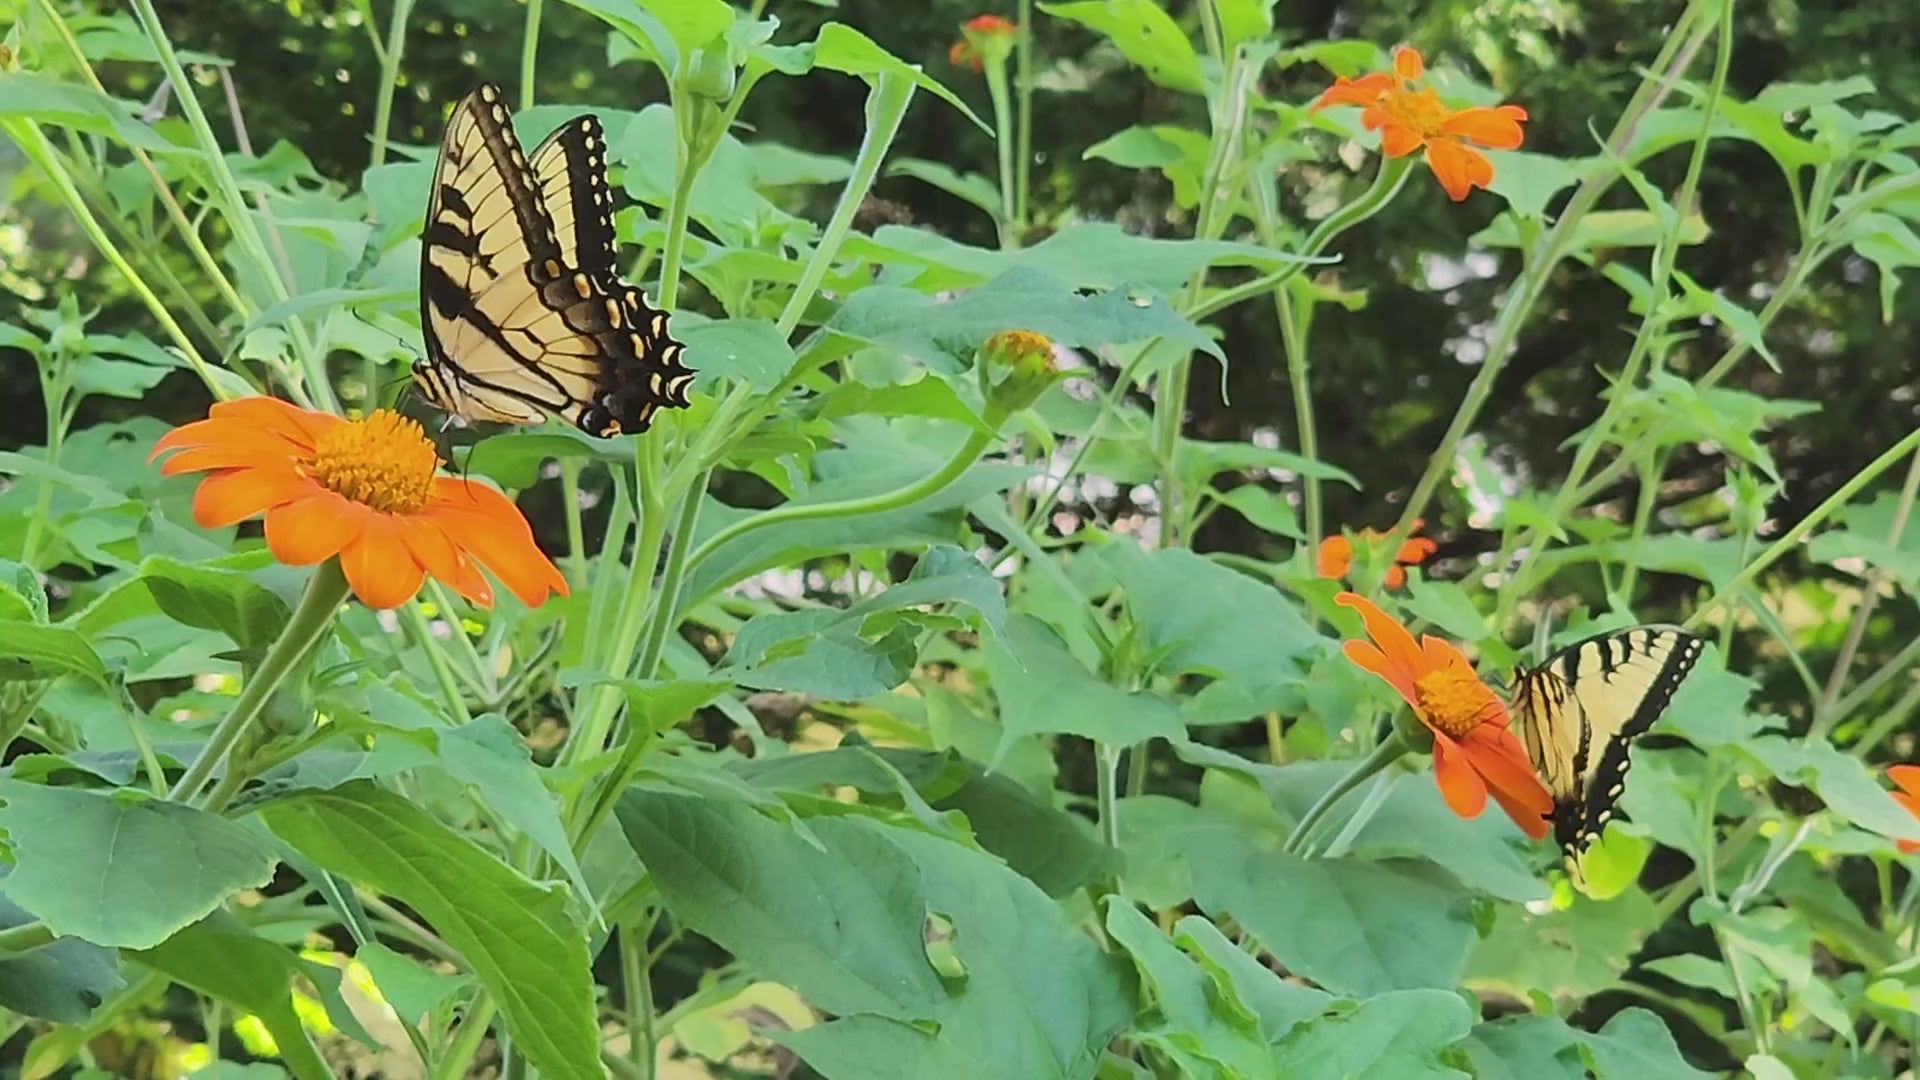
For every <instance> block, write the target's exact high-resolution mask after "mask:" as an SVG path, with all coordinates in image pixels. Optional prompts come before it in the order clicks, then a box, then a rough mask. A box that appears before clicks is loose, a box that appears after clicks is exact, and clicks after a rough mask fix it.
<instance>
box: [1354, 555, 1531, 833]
mask: <svg viewBox="0 0 1920 1080" xmlns="http://www.w3.org/2000/svg"><path fill="white" fill-rule="evenodd" d="M1333 602H1334V603H1336V604H1339V605H1341V606H1342V607H1350V608H1353V609H1355V610H1357V611H1359V612H1360V618H1361V621H1363V622H1364V623H1365V624H1366V628H1367V636H1368V637H1370V638H1372V639H1373V640H1372V641H1349V642H1347V643H1346V644H1345V645H1343V646H1342V647H1341V648H1342V651H1343V652H1345V653H1346V654H1347V659H1349V660H1351V661H1353V662H1354V663H1355V664H1357V665H1359V666H1360V667H1362V668H1365V669H1366V670H1368V671H1371V672H1373V673H1374V674H1375V675H1378V676H1380V677H1381V678H1382V679H1385V680H1386V681H1387V685H1389V686H1391V687H1393V688H1394V690H1396V691H1398V692H1399V694H1400V696H1401V697H1402V698H1403V699H1405V701H1406V703H1407V704H1408V705H1411V706H1413V714H1414V715H1415V716H1417V717H1419V718H1420V722H1421V723H1422V724H1425V725H1426V726H1427V728H1428V729H1429V730H1431V731H1432V732H1433V779H1434V782H1435V783H1437V784H1439V785H1440V794H1441V796H1442V797H1443V798H1445V799H1446V800H1447V806H1449V807H1450V808H1452V810H1453V812H1454V813H1456V814H1459V815H1460V816H1461V817H1463V818H1472V817H1479V816H1480V811H1482V810H1484V809H1486V805H1487V795H1488V794H1489V793H1491V794H1492V795H1493V799H1494V801H1495V802H1497V803H1499V804H1500V809H1502V810H1505V811H1506V812H1507V816H1508V817H1510V818H1512V819H1513V823H1514V824H1515V825H1518V826H1520V829H1521V831H1523V832H1525V833H1526V834H1527V835H1528V836H1531V837H1533V838H1534V839H1535V840H1538V839H1540V838H1541V837H1543V836H1545V835H1547V818H1548V815H1550V814H1552V813H1553V797H1552V796H1551V795H1549V794H1548V793H1547V789H1546V788H1545V787H1544V786H1543V785H1542V784H1541V783H1540V779H1539V777H1537V776H1535V775H1534V772H1533V765H1532V763H1530V762H1529V761H1528V760H1527V751H1526V748H1525V747H1522V746H1521V745H1520V739H1519V737H1518V736H1516V735H1515V734H1514V733H1513V732H1512V731H1510V730H1509V729H1508V727H1507V725H1508V724H1509V722H1510V718H1509V717H1508V716H1507V707H1506V706H1505V705H1504V704H1502V703H1501V701H1500V698H1499V696H1498V695H1497V694H1495V693H1494V692H1493V690H1492V689H1491V688H1489V687H1488V686H1487V685H1486V684H1485V683H1483V682H1481V681H1480V680H1479V678H1478V677H1477V676H1475V675H1474V673H1473V667H1472V665H1470V664H1468V663H1467V658H1466V657H1464V656H1462V655H1460V650H1459V649H1456V648H1454V647H1453V645H1452V644H1451V643H1449V642H1446V641H1442V640H1441V639H1439V638H1437V637H1434V636H1433V635H1432V634H1423V635H1421V637H1420V641H1419V642H1418V643H1416V642H1415V641H1414V640H1413V635H1412V634H1410V633H1408V632H1407V628H1406V627H1404V626H1401V625H1400V624H1399V623H1397V622H1395V621H1394V620H1393V617H1392V616H1390V615H1388V614H1387V613H1386V612H1384V611H1381V610H1380V609H1379V608H1377V607H1375V606H1374V605H1373V604H1372V603H1370V602H1368V601H1367V599H1366V598H1365V597H1362V596H1359V595H1358V594H1355V593H1350V592H1343V593H1341V594H1340V595H1339V596H1336V597H1334V598H1333Z"/></svg>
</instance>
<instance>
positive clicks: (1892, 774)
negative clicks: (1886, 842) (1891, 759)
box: [1887, 765, 1920, 855]
mask: <svg viewBox="0 0 1920 1080" xmlns="http://www.w3.org/2000/svg"><path fill="white" fill-rule="evenodd" d="M1887 779H1889V780H1891V781H1893V782H1894V785H1895V786H1896V787H1898V788H1899V789H1900V790H1899V791H1890V792H1888V793H1887V794H1889V795H1892V796H1893V801H1894V802H1897V803H1899V804H1900V805H1901V806H1904V807H1906V808H1907V813H1909V814H1912V815H1913V816H1914V817H1916V818H1920V765H1895V766H1893V767H1891V768H1889V769H1888V770H1887ZM1894 846H1896V847H1898V848H1899V849H1900V853H1901V854H1902V855H1911V854H1913V853H1914V852H1916V851H1920V843H1916V842H1914V841H1912V840H1895V841H1894Z"/></svg>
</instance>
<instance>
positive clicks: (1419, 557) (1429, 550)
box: [1394, 536, 1440, 566]
mask: <svg viewBox="0 0 1920 1080" xmlns="http://www.w3.org/2000/svg"><path fill="white" fill-rule="evenodd" d="M1439 550H1440V545H1439V544H1436V543H1434V542H1433V541H1431V540H1428V539H1427V538H1426V537H1424V536H1421V537H1415V538H1413V539H1412V540H1409V541H1407V542H1406V543H1404V544H1401V545H1400V553H1399V554H1398V555H1395V556H1394V561H1395V562H1403V563H1406V564H1408V565H1409V566H1414V565H1418V564H1420V563H1422V562H1425V561H1426V559H1427V557H1428V556H1429V555H1432V554H1433V553H1434V552H1436V551H1439Z"/></svg>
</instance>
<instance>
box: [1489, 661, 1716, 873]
mask: <svg viewBox="0 0 1920 1080" xmlns="http://www.w3.org/2000/svg"><path fill="white" fill-rule="evenodd" d="M1703 647H1704V643H1703V642H1702V641H1701V639H1700V638H1699V637H1697V636H1695V635H1693V634H1690V633H1687V632H1686V631H1684V630H1681V629H1679V628H1678V627H1672V626H1636V627H1632V628H1630V629H1627V630H1620V631H1615V632H1613V633H1607V634H1599V635H1596V636H1594V637H1590V638H1587V639H1586V640H1584V641H1580V642H1576V643H1575V644H1573V645H1570V646H1568V647H1567V648H1565V649H1562V650H1561V651H1560V652H1558V653H1556V654H1554V655H1553V656H1552V657H1549V658H1548V660H1547V661H1546V663H1544V664H1541V665H1540V666H1539V667H1538V668H1536V669H1534V670H1532V671H1529V672H1524V673H1522V674H1521V676H1520V678H1519V679H1518V680H1517V681H1516V684H1515V685H1516V693H1515V706H1514V707H1515V711H1516V713H1517V714H1518V718H1519V721H1520V734H1521V739H1522V741H1523V742H1524V743H1525V744H1526V748H1527V754H1528V756H1529V757H1531V758H1532V759H1533V766H1534V770H1535V771H1536V772H1537V773H1538V774H1539V776H1540V781H1541V783H1543V784H1544V785H1546V788H1547V791H1548V792H1549V793H1550V794H1551V795H1552V796H1553V801H1554V834H1555V838H1556V839H1557V840H1558V841H1559V843H1560V846H1561V848H1562V849H1563V851H1564V852H1565V854H1566V857H1567V860H1568V863H1569V865H1570V866H1576V865H1577V863H1578V860H1579V857H1580V855H1581V854H1582V853H1583V852H1585V850H1586V849H1587V848H1588V847H1590V846H1592V844H1593V843H1594V841H1596V840H1598V839H1599V837H1600V833H1601V831H1602V830H1604V829H1605V828H1606V824H1607V821H1608V820H1609V819H1610V818H1611V817H1612V816H1613V814H1614V812H1615V809H1616V808H1617V806H1618V804H1619V801H1620V796H1621V793H1622V792H1623V791H1624V789H1625V781H1626V775H1627V770H1628V769H1629V768H1630V767H1631V765H1632V758H1631V757H1630V756H1629V753H1628V752H1629V750H1630V749H1631V748H1632V745H1633V742H1634V740H1635V739H1638V738H1639V737H1640V736H1641V735H1643V734H1645V733H1646V731H1647V729H1649V728H1651V727H1652V726H1653V723H1654V721H1655V720H1657V719H1659V718H1660V714H1661V713H1662V712H1664V711H1665V710H1666V707H1667V705H1668V704H1669V703H1671V702H1672V700H1673V695H1674V693H1675V692H1676V691H1678V690H1679V688H1680V684H1681V682H1682V680H1684V679H1685V678H1686V676H1687V674H1688V673H1689V672H1690V671H1692V670H1693V666H1694V664H1695V662H1697V661H1698V660H1699V658H1700V653H1701V650H1702V648H1703Z"/></svg>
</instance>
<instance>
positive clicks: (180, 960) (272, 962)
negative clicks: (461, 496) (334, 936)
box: [133, 911, 333, 1080]
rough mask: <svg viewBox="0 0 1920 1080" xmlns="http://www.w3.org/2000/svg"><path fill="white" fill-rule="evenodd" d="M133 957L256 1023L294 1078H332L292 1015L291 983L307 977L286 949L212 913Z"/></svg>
mask: <svg viewBox="0 0 1920 1080" xmlns="http://www.w3.org/2000/svg"><path fill="white" fill-rule="evenodd" d="M133 955H134V957H135V958H136V959H138V960H139V961H140V962H141V963H143V964H145V965H147V966H148V967H150V968H152V969H154V970H155V971H158V972H160V973H161V974H163V975H165V976H166V977H167V978H169V979H172V980H173V981H174V982H177V983H179V984H181V985H182V986H187V987H191V988H193V989H194V990H196V991H198V992H199V993H202V994H205V995H207V996H208V997H211V998H217V999H219V1000H220V1001H222V1002H225V1003H226V1004H227V1005H229V1006H232V1007H233V1008H235V1009H238V1010H239V1011H240V1012H242V1013H245V1014H248V1015H250V1016H256V1017H259V1018H260V1022H261V1024H262V1025H263V1026H264V1027H265V1028H266V1029H267V1032H268V1034H270V1035H272V1036H273V1041H274V1043H275V1045H276V1046H277V1047H278V1048H279V1053H280V1058H281V1060H282V1061H284V1062H285V1063H286V1065H287V1067H288V1068H290V1069H292V1070H293V1073H294V1075H295V1076H299V1077H302V1078H303V1080H308V1078H311V1080H321V1078H325V1077H330V1076H332V1075H333V1072H332V1070H330V1069H329V1068H328V1067H327V1064H326V1062H325V1060H323V1059H322V1058H321V1057H320V1053H319V1051H317V1050H316V1049H314V1046H313V1041H312V1040H311V1039H310V1038H308V1036H307V1032H306V1029H305V1027H304V1026H303V1025H302V1024H301V1020H300V1016H299V1014H298V1013H296V1012H295V1011H294V1006H293V979H294V976H295V975H296V974H305V973H306V972H305V971H304V969H302V968H301V966H300V965H299V962H298V958H297V957H296V956H295V955H294V954H293V953H292V952H291V951H289V950H288V949H287V948H286V946H284V945H276V944H274V943H273V942H271V941H268V940H266V939H265V938H262V937H260V936H259V935H257V934H255V933H254V932H253V930H252V929H250V928H249V927H248V926H247V925H246V924H245V923H243V922H241V921H240V920H239V919H237V918H235V917H234V916H233V915H230V914H228V913H227V912H225V911H216V912H214V913H213V914H211V915H209V916H208V917H207V918H205V919H202V920H200V921H199V922H196V923H194V924H193V925H191V926H188V927H186V928H184V929H182V930H181V931H180V932H179V933H177V934H174V935H172V936H171V937H169V938H167V940H166V941H164V942H161V943H160V944H158V945H156V946H154V947H153V948H151V949H147V950H144V951H141V952H136V953H134V954H133Z"/></svg>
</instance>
